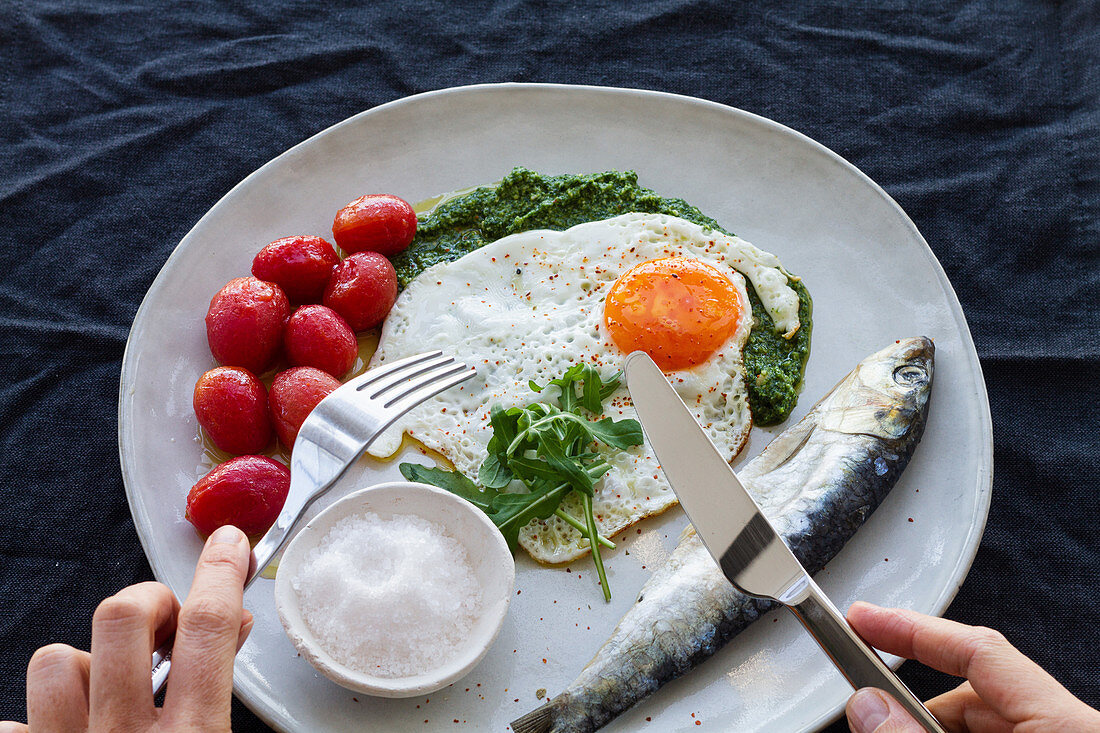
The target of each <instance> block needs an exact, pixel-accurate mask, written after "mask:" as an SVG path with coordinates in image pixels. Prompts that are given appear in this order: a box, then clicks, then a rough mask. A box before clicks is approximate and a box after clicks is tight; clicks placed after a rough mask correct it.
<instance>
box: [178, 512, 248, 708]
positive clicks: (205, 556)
mask: <svg viewBox="0 0 1100 733" xmlns="http://www.w3.org/2000/svg"><path fill="white" fill-rule="evenodd" d="M248 560H249V547H248V540H247V539H246V538H245V536H244V533H243V532H241V531H240V530H239V529H237V528H236V527H232V526H229V525H227V526H225V527H221V528H219V529H218V530H217V531H215V532H214V533H213V534H212V535H210V538H209V539H208V540H207V541H206V547H204V548H203V551H202V555H201V556H200V557H199V562H198V566H197V567H196V568H195V579H194V580H193V581H192V582H191V591H190V592H189V593H188V594H187V600H185V601H184V602H183V606H182V607H181V608H180V613H179V618H178V620H177V623H176V641H175V644H174V649H173V651H172V669H171V672H169V675H168V693H167V695H166V697H165V702H164V707H165V710H166V713H165V714H166V715H169V716H170V717H171V718H173V719H175V718H177V717H179V718H180V719H181V720H209V721H221V720H224V722H225V724H226V726H228V724H229V707H230V700H231V698H232V693H233V657H234V656H235V655H236V653H237V641H238V639H239V638H240V634H241V624H242V620H243V617H244V609H243V608H242V605H241V604H242V602H243V593H244V581H245V576H246V574H247V571H248Z"/></svg>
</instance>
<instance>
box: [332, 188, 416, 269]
mask: <svg viewBox="0 0 1100 733" xmlns="http://www.w3.org/2000/svg"><path fill="white" fill-rule="evenodd" d="M415 235H416V212H415V211H413V207H412V206H410V205H409V202H408V201H405V200H404V199H399V198H397V197H396V196H391V195H389V194H385V193H382V194H370V195H368V196H360V197H359V198H357V199H355V200H354V201H352V202H351V203H350V204H348V205H347V206H345V207H344V208H342V209H340V211H338V212H337V213H336V219H335V220H333V222H332V237H333V239H335V240H336V244H337V245H339V247H340V248H341V249H343V250H344V251H345V252H347V253H348V254H354V253H355V252H362V251H363V250H370V251H372V252H379V253H381V254H384V255H387V256H389V255H395V254H397V253H398V252H401V251H403V250H404V249H405V248H406V247H408V246H409V243H410V242H412V240H413V236H415Z"/></svg>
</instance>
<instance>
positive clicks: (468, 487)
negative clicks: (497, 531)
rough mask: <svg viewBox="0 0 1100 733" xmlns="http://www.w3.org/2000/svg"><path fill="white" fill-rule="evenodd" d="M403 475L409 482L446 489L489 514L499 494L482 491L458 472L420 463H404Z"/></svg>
mask: <svg viewBox="0 0 1100 733" xmlns="http://www.w3.org/2000/svg"><path fill="white" fill-rule="evenodd" d="M397 468H398V470H400V471H401V475H402V476H404V477H405V478H406V479H408V480H409V481H418V482H420V483H422V484H430V485H432V486H438V487H439V488H441V489H446V490H447V491H449V492H451V493H452V494H457V495H458V496H461V497H462V498H463V499H465V500H466V501H468V502H470V503H471V504H473V505H474V506H476V507H477V508H478V509H480V510H481V511H483V512H486V513H488V511H489V507H490V505H491V503H492V501H493V499H495V498H496V497H497V496H498V495H499V494H498V492H496V491H482V490H481V489H479V488H478V487H477V485H476V484H475V483H474V482H473V481H471V480H470V479H468V478H466V476H464V475H463V474H461V473H459V472H458V471H446V470H444V469H442V468H428V467H427V466H422V465H420V464H419V463H402V464H401V465H400V466H398V467H397Z"/></svg>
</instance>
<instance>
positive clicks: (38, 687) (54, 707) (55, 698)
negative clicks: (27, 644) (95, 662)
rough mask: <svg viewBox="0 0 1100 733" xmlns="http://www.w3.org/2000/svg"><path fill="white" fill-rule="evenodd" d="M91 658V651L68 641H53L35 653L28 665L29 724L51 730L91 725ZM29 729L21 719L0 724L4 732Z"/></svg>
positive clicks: (80, 727) (84, 727)
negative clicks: (22, 723)
mask: <svg viewBox="0 0 1100 733" xmlns="http://www.w3.org/2000/svg"><path fill="white" fill-rule="evenodd" d="M90 660H91V657H90V655H89V654H88V652H83V651H80V650H78V649H73V648H72V647H71V646H66V645H65V644H50V645H49V646H44V647H42V648H41V649H39V650H38V651H36V652H35V653H34V656H32V657H31V661H30V664H28V665H27V723H28V724H29V725H33V726H34V728H35V730H47V731H52V730H85V729H87V727H88V668H89V665H90V663H91V662H90ZM5 725H7V726H9V727H7V728H5V727H4V726H5ZM11 726H16V727H11ZM26 729H27V728H26V727H25V726H24V727H19V724H18V723H4V724H0V731H4V732H6V731H16V730H26Z"/></svg>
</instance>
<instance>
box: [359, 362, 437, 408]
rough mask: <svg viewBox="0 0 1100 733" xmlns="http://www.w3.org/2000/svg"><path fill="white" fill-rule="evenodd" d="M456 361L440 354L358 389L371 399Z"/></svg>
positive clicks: (417, 380) (418, 379)
mask: <svg viewBox="0 0 1100 733" xmlns="http://www.w3.org/2000/svg"><path fill="white" fill-rule="evenodd" d="M457 363H458V362H456V361H455V358H454V357H453V356H440V357H438V358H435V359H429V360H428V361H424V362H420V363H419V364H413V365H410V366H409V367H407V368H405V369H402V370H401V371H400V372H394V373H393V374H389V375H387V376H386V378H384V379H380V380H378V381H377V382H372V383H371V384H369V385H365V386H363V387H360V388H359V391H364V390H365V391H366V392H367V393H368V394H369V395H370V398H371V399H372V400H374V399H378V398H379V397H381V396H382V395H384V394H385V393H387V392H389V391H390V390H392V389H401V388H402V387H406V386H408V385H409V384H410V382H419V381H422V380H423V379H425V378H426V375H430V374H432V373H433V372H436V371H438V370H440V369H442V368H444V367H452V366H454V365H455V364H457Z"/></svg>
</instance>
